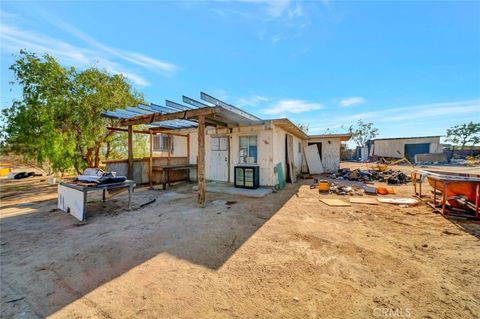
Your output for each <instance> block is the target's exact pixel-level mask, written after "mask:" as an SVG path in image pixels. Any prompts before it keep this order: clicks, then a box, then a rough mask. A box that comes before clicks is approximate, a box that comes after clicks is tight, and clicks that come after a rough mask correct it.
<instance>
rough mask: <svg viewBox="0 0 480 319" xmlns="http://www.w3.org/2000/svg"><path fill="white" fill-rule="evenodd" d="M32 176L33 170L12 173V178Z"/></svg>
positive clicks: (33, 174)
mask: <svg viewBox="0 0 480 319" xmlns="http://www.w3.org/2000/svg"><path fill="white" fill-rule="evenodd" d="M33 176H35V172H20V173H16V174H15V175H13V178H14V179H22V178H27V177H33ZM40 176H41V175H40Z"/></svg>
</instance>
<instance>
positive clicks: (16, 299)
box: [5, 297, 25, 303]
mask: <svg viewBox="0 0 480 319" xmlns="http://www.w3.org/2000/svg"><path fill="white" fill-rule="evenodd" d="M23 299H25V297H21V298H15V299H11V300H7V301H5V303H12V302H17V301H20V300H23Z"/></svg>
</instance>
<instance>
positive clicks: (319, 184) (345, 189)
mask: <svg viewBox="0 0 480 319" xmlns="http://www.w3.org/2000/svg"><path fill="white" fill-rule="evenodd" d="M310 189H318V191H319V192H320V193H328V194H337V195H350V196H354V195H360V196H362V195H363V194H364V193H365V190H364V189H363V188H362V187H358V186H353V185H352V186H349V185H342V184H338V183H334V182H329V181H326V180H320V181H318V180H317V179H314V180H313V184H312V185H310Z"/></svg>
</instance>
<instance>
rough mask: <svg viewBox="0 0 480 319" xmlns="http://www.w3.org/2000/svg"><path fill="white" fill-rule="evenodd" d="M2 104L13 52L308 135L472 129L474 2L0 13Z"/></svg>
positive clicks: (477, 102)
mask: <svg viewBox="0 0 480 319" xmlns="http://www.w3.org/2000/svg"><path fill="white" fill-rule="evenodd" d="M0 10H1V16H0V17H1V32H0V33H1V106H2V107H5V106H8V105H9V103H11V100H12V99H13V98H18V97H19V91H18V89H15V88H13V89H12V88H11V87H10V86H9V81H11V80H12V74H11V72H10V71H9V70H8V67H9V65H10V64H11V63H12V62H13V61H14V58H13V57H12V54H13V53H16V52H18V50H19V49H21V48H26V49H28V50H30V51H34V52H38V53H43V52H47V53H50V54H51V55H53V56H55V57H56V58H57V59H58V60H59V61H60V62H61V63H62V64H65V65H74V66H76V67H78V68H84V67H86V66H92V65H93V66H98V67H100V68H103V69H105V70H107V71H108V72H115V73H123V74H124V75H125V76H127V77H128V78H129V80H130V82H131V83H132V84H133V86H134V87H135V88H136V89H137V90H139V91H141V92H143V93H144V95H145V99H146V100H147V101H148V102H154V103H160V104H161V103H164V100H165V99H171V100H174V101H180V100H181V96H182V95H183V94H184V95H187V96H191V97H194V98H198V97H199V92H200V91H204V92H207V93H209V94H212V95H214V96H216V97H218V98H221V99H224V100H225V101H227V102H229V103H232V104H234V105H237V106H239V107H242V108H244V109H245V110H247V111H249V112H251V113H254V114H256V115H258V116H260V117H262V118H278V117H288V118H290V119H291V120H292V121H294V122H296V123H304V124H309V126H310V133H312V134H320V133H323V132H324V131H325V129H327V128H330V129H331V130H333V131H336V132H342V125H343V126H348V125H350V124H353V123H355V122H356V121H357V120H358V119H364V120H366V121H369V122H373V123H374V124H375V126H377V127H378V128H379V130H380V137H393V136H417V135H436V134H439V135H441V134H444V133H445V129H446V128H448V127H450V126H453V125H456V124H461V123H464V122H467V121H470V120H474V121H480V2H478V1H471V2H458V1H455V2H444V1H427V2H415V1H402V2H392V1H388V2H387V1H383V2H380V1H376V2H365V1H358V2H354V1H345V2H336V1H309V2H304V1H288V0H285V1H282V0H278V1H268V0H244V1H237V2H227V1H216V2H208V1H195V2H193V1H191V2H188V1H183V2H165V1H145V2H138V1H137V2H133V1H132V2H129V1H117V2H113V1H101V2H93V1H83V2H73V1H49V2H41V1H36V2H25V1H11V2H10V1H2V2H1V8H0Z"/></svg>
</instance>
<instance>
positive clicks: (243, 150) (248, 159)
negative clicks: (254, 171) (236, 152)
mask: <svg viewBox="0 0 480 319" xmlns="http://www.w3.org/2000/svg"><path fill="white" fill-rule="evenodd" d="M247 163H248V164H254V163H257V137H256V136H240V164H247Z"/></svg>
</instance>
